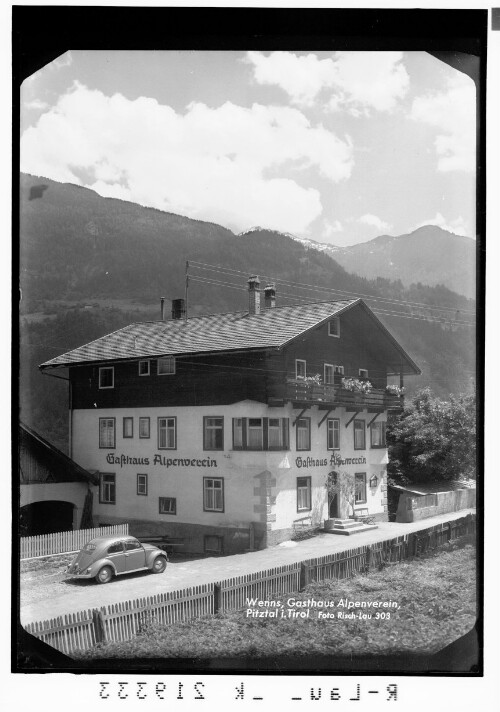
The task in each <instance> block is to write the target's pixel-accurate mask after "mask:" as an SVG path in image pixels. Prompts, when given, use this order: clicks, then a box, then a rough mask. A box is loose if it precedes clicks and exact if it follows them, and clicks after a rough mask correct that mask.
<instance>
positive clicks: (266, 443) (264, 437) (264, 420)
mask: <svg viewBox="0 0 500 712" xmlns="http://www.w3.org/2000/svg"><path fill="white" fill-rule="evenodd" d="M268 428H269V418H262V449H263V450H267V449H268V448H269V432H268Z"/></svg>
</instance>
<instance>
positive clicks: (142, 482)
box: [137, 475, 148, 497]
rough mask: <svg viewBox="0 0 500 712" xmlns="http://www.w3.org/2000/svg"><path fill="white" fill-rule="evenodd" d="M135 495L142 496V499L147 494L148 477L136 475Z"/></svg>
mask: <svg viewBox="0 0 500 712" xmlns="http://www.w3.org/2000/svg"><path fill="white" fill-rule="evenodd" d="M137 494H140V495H143V496H144V497H146V496H147V494H148V476H147V475H137Z"/></svg>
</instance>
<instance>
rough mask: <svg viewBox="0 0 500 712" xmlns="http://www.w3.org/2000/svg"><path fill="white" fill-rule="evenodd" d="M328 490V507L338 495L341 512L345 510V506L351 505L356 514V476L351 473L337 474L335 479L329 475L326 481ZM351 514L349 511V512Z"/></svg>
mask: <svg viewBox="0 0 500 712" xmlns="http://www.w3.org/2000/svg"><path fill="white" fill-rule="evenodd" d="M326 489H327V492H328V505H330V500H331V499H332V498H333V497H334V496H335V495H338V497H339V500H340V508H341V510H344V509H345V504H346V503H347V505H349V506H350V507H351V509H352V512H353V513H354V505H355V502H356V481H355V478H354V475H352V474H351V473H350V472H339V473H335V477H333V476H332V475H331V474H330V475H328V478H327V480H326ZM347 514H349V511H347Z"/></svg>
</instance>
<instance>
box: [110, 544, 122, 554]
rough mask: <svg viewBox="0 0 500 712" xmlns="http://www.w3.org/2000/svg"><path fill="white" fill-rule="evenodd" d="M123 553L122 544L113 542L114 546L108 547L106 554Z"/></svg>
mask: <svg viewBox="0 0 500 712" xmlns="http://www.w3.org/2000/svg"><path fill="white" fill-rule="evenodd" d="M122 552H123V542H122V541H115V543H114V544H111V546H108V554H121V553H122Z"/></svg>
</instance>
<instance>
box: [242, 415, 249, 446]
mask: <svg viewBox="0 0 500 712" xmlns="http://www.w3.org/2000/svg"><path fill="white" fill-rule="evenodd" d="M247 420H248V418H242V419H241V431H242V432H241V442H242V443H243V450H246V449H247Z"/></svg>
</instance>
